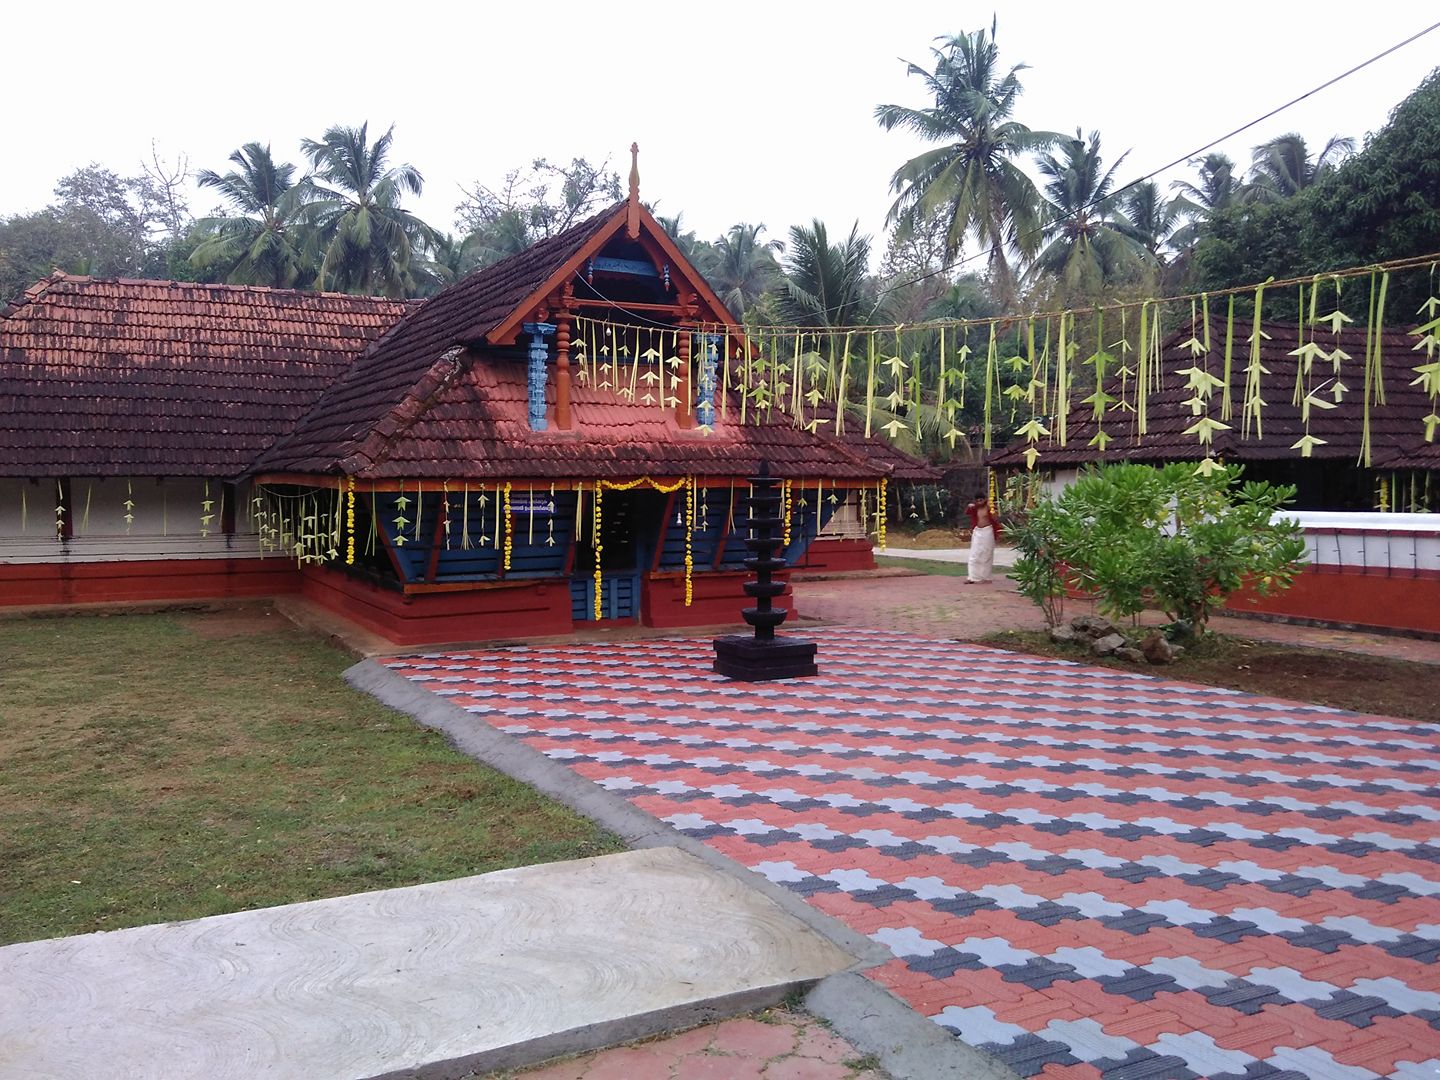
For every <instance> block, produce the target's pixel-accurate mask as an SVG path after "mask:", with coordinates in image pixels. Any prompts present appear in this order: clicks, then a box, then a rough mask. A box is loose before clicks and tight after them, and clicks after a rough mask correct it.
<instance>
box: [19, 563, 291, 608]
mask: <svg viewBox="0 0 1440 1080" xmlns="http://www.w3.org/2000/svg"><path fill="white" fill-rule="evenodd" d="M299 588H300V575H299V573H298V572H297V571H296V569H295V564H294V563H293V562H291V561H289V560H287V559H281V558H273V559H253V558H252V559H145V560H135V561H123V562H121V561H117V562H66V563H22V564H0V606H19V605H22V604H23V605H29V604H114V603H141V602H146V601H153V600H161V601H163V600H225V599H232V598H236V597H250V596H277V595H280V594H281V593H293V592H296V591H298V590H299Z"/></svg>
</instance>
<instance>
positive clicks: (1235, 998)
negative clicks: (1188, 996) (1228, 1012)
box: [1202, 984, 1290, 1016]
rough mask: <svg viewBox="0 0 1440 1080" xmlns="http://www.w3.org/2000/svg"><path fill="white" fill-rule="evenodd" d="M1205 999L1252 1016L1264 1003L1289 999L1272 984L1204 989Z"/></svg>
mask: <svg viewBox="0 0 1440 1080" xmlns="http://www.w3.org/2000/svg"><path fill="white" fill-rule="evenodd" d="M1202 993H1204V995H1205V1000H1207V1001H1208V1002H1210V1004H1211V1005H1215V1006H1218V1007H1219V1008H1222V1009H1234V1010H1235V1011H1236V1012H1242V1013H1244V1014H1245V1015H1246V1016H1253V1015H1255V1014H1256V1013H1258V1012H1259V1011H1260V1010H1261V1009H1262V1008H1264V1007H1265V1006H1266V1005H1284V1004H1287V1003H1288V1002H1289V1001H1290V999H1289V998H1287V997H1286V996H1285V995H1284V994H1282V993H1280V991H1278V990H1276V989H1275V988H1274V987H1273V986H1256V985H1254V984H1246V985H1242V986H1228V987H1225V988H1224V989H1221V990H1210V989H1207V990H1204V991H1202Z"/></svg>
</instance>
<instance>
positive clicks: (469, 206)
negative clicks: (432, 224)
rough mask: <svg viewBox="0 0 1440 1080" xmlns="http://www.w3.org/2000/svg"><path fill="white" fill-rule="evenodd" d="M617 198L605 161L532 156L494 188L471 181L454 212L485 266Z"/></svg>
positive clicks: (615, 182) (617, 183)
mask: <svg viewBox="0 0 1440 1080" xmlns="http://www.w3.org/2000/svg"><path fill="white" fill-rule="evenodd" d="M619 198H620V175H619V174H618V173H617V172H615V170H614V169H611V168H610V166H609V162H608V161H607V162H601V163H600V164H598V165H595V164H592V163H591V162H589V161H587V160H586V159H585V158H583V157H578V158H573V159H572V160H571V161H570V163H569V164H568V165H554V164H551V163H550V162H549V161H548V160H546V159H545V158H536V159H535V160H534V161H532V162H531V163H530V167H529V168H528V169H512V170H510V172H508V173H506V174H505V179H504V181H503V182H502V183H501V185H500V186H499V187H498V188H491V187H487V186H485V185H484V184H480V183H478V182H477V183H475V184H473V185H471V186H470V187H469V188H467V189H466V191H465V198H464V199H462V200H461V201H460V203H459V204H458V205H457V206H456V207H455V215H456V219H457V225H458V227H459V230H460V232H461V234H462V235H464V236H465V243H466V244H467V245H469V247H470V250H471V251H473V252H474V253H475V257H476V260H477V263H478V265H480V266H489V265H490V264H491V263H495V262H499V261H500V260H501V259H504V258H507V257H509V256H511V255H515V254H517V253H518V252H521V251H524V250H525V249H526V248H528V247H529V246H530V245H531V244H534V243H536V242H537V241H540V240H544V239H545V238H546V237H548V236H554V235H555V234H556V233H558V232H563V231H564V230H566V229H568V228H569V227H570V226H571V225H574V224H576V223H577V222H580V221H583V220H584V219H585V218H587V217H590V216H591V215H592V214H595V213H597V212H599V211H600V210H603V209H604V208H605V207H606V206H608V205H609V204H611V203H613V202H615V201H616V200H618V199H619ZM677 223H678V217H677Z"/></svg>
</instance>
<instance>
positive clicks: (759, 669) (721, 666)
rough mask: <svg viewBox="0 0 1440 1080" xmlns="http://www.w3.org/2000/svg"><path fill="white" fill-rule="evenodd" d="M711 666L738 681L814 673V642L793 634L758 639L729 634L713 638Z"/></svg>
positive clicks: (754, 680)
mask: <svg viewBox="0 0 1440 1080" xmlns="http://www.w3.org/2000/svg"><path fill="white" fill-rule="evenodd" d="M714 645H715V665H714V670H715V672H716V673H717V674H719V675H724V676H725V677H726V678H730V679H738V680H740V681H741V682H769V681H771V680H772V679H798V678H803V677H805V676H807V675H818V674H819V673H820V669H819V668H817V667H816V666H815V643H814V642H813V641H803V640H801V639H800V638H793V637H775V638H772V639H770V640H768V641H765V640H759V639H756V638H754V637H751V636H750V635H749V634H729V635H727V636H725V637H718V638H716V639H715V641H714Z"/></svg>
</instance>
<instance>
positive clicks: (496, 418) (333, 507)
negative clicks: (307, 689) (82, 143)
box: [0, 174, 928, 644]
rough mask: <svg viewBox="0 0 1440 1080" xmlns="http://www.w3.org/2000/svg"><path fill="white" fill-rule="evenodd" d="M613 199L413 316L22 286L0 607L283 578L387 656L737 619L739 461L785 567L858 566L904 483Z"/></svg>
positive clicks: (9, 392)
mask: <svg viewBox="0 0 1440 1080" xmlns="http://www.w3.org/2000/svg"><path fill="white" fill-rule="evenodd" d="M637 187H638V185H637V182H636V180H635V178H634V176H633V174H632V182H631V193H630V197H629V198H628V199H627V200H624V201H621V202H619V203H617V204H615V205H614V206H612V207H610V208H609V209H607V210H605V211H604V212H602V213H600V214H597V215H596V216H594V217H592V218H590V219H589V220H587V221H584V222H581V223H580V224H577V225H575V226H573V227H572V228H570V229H567V230H566V231H564V232H562V233H560V234H558V235H556V236H553V237H551V238H549V239H547V240H544V241H542V242H541V243H539V244H536V245H535V246H533V247H531V248H530V249H528V250H526V251H524V252H522V253H520V254H518V255H515V256H512V257H511V258H508V259H505V260H503V261H502V262H499V263H496V264H494V265H492V266H490V267H488V268H485V269H483V270H480V271H478V272H476V273H474V274H472V275H471V276H469V277H467V278H465V279H464V280H462V281H460V282H459V283H457V284H455V285H454V286H452V287H450V288H449V289H447V290H446V291H444V292H442V293H440V294H439V295H437V296H435V297H433V298H432V299H430V300H427V301H424V302H418V301H417V302H401V301H390V300H379V299H372V298H364V297H352V296H341V295H334V294H315V293H300V292H292V291H286V290H271V289H262V288H254V287H242V286H227V285H195V284H186V283H175V282H140V281H95V280H89V279H84V278H73V277H67V276H65V275H59V274H57V275H55V276H53V277H52V278H50V279H47V280H46V281H43V282H41V283H39V284H38V285H37V286H36V287H34V288H33V289H31V290H30V291H29V292H28V293H27V294H26V296H25V297H24V298H23V300H22V301H20V302H19V303H18V304H16V305H13V306H12V307H10V308H9V309H6V310H5V311H4V313H3V321H0V604H47V603H80V602H92V601H117V600H120V601H127V600H160V599H179V598H198V597H229V596H263V595H273V594H276V593H282V592H302V593H303V594H304V595H306V596H307V597H310V598H311V599H313V600H315V601H317V602H319V603H321V604H323V605H326V606H328V607H329V608H331V609H333V610H335V611H337V612H339V613H341V614H343V615H345V616H346V617H348V618H350V619H351V620H353V621H355V622H358V623H360V624H361V625H364V626H366V627H367V628H369V629H372V630H374V631H376V632H378V633H380V634H382V635H384V636H385V637H387V638H389V639H390V640H392V641H395V642H397V643H401V644H414V643H418V642H422V641H440V640H479V639H494V638H501V637H516V636H524V635H539V634H559V633H568V632H571V631H572V630H573V629H574V628H576V627H577V626H583V625H586V624H592V623H596V622H602V623H603V622H615V621H619V622H639V623H643V624H645V625H651V626H680V625H696V624H707V623H712V624H713V623H726V622H732V621H735V620H736V619H737V618H738V612H739V609H740V607H741V606H743V604H744V602H745V601H744V597H743V594H742V592H741V589H740V583H741V580H742V579H743V577H744V574H745V572H744V570H743V568H742V567H741V565H740V564H741V561H742V560H743V559H744V557H745V554H746V553H745V546H744V539H745V536H744V501H743V500H744V497H745V494H746V491H747V486H746V477H748V476H750V475H751V474H753V473H754V471H755V469H756V467H757V466H758V464H759V462H760V461H762V460H764V461H768V462H769V463H770V467H771V469H772V471H773V472H774V473H775V475H777V476H780V477H783V478H784V479H785V481H786V483H785V506H786V521H787V527H786V537H785V540H786V552H785V553H786V554H787V556H788V557H790V558H791V559H792V560H793V559H802V558H805V559H809V560H811V561H812V563H814V564H815V565H821V566H827V567H830V568H835V569H848V568H856V567H863V566H871V565H873V559H872V558H871V555H870V543H869V540H868V538H867V535H866V534H867V533H869V532H873V531H875V528H876V522H877V521H878V520H880V518H879V515H882V514H883V513H884V511H885V498H886V494H885V493H886V487H887V482H888V481H890V480H892V479H895V478H897V477H899V476H902V475H903V478H906V479H917V478H924V477H925V476H926V475H928V473H927V471H926V470H925V468H924V467H923V466H921V465H919V464H918V463H916V462H914V461H912V460H910V459H908V458H906V457H905V456H904V455H901V454H898V453H897V452H896V451H894V450H893V449H890V448H889V447H883V446H881V445H880V444H879V443H878V442H874V443H872V442H871V441H869V440H866V439H863V438H860V437H857V436H855V435H854V434H853V433H850V434H846V433H843V432H841V433H836V432H833V431H828V430H825V429H823V428H820V427H819V426H818V425H815V424H810V425H808V426H807V425H805V424H803V423H797V422H796V421H795V419H794V418H793V417H792V416H789V415H787V414H786V413H785V412H784V411H783V410H782V409H780V408H776V407H775V406H774V403H773V402H771V401H768V400H765V398H764V395H763V393H757V392H756V391H755V388H754V384H753V380H752V381H751V382H748V383H746V384H744V385H745V386H746V389H743V390H742V389H741V384H740V382H739V379H738V378H736V379H734V380H732V378H731V372H732V371H734V370H736V369H737V368H738V366H739V365H742V364H744V363H745V362H746V359H747V358H746V355H745V349H744V348H743V347H742V344H741V342H742V340H743V335H742V334H741V333H739V332H738V330H737V329H736V328H737V320H736V319H735V317H734V316H733V315H732V314H731V313H730V312H729V311H728V310H727V309H726V307H725V305H724V304H723V303H722V302H721V301H720V299H719V298H718V297H717V296H716V295H715V293H714V292H713V290H712V289H711V288H710V287H709V286H708V285H707V284H706V282H705V280H704V278H703V277H702V276H701V275H700V274H699V273H698V272H697V271H696V270H695V269H694V268H693V267H692V266H691V265H690V264H689V263H688V261H687V260H686V259H685V257H684V256H683V255H682V254H681V252H680V251H679V250H678V249H677V248H676V246H675V245H674V243H673V242H672V241H671V240H670V238H669V237H668V236H667V235H666V233H665V231H664V230H663V229H662V228H661V227H660V226H659V225H658V223H657V222H656V221H655V219H654V218H653V217H652V216H651V214H650V213H649V212H648V211H647V210H646V208H645V207H644V206H643V205H641V203H640V201H639V198H638V191H637ZM761 389H762V390H763V387H762V388H761ZM827 527H828V528H829V530H830V531H829V532H827V533H826V535H825V537H823V538H821V534H822V532H824V531H825V530H826V529H827ZM817 538H820V540H819V543H818V544H817V543H816V541H817ZM812 545H814V546H813V549H812Z"/></svg>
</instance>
